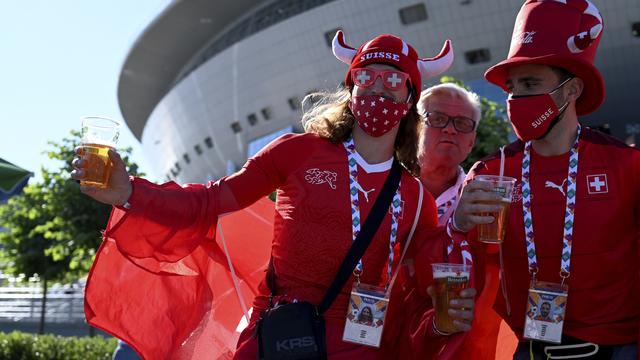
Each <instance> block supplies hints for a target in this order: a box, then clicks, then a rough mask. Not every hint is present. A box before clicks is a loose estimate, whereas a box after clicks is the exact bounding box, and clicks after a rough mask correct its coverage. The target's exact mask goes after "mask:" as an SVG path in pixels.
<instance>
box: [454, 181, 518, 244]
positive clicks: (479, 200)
mask: <svg viewBox="0 0 640 360" xmlns="http://www.w3.org/2000/svg"><path fill="white" fill-rule="evenodd" d="M515 182H516V179H514V178H512V177H508V176H495V175H478V176H476V177H475V179H474V180H473V181H472V182H470V183H468V184H467V185H465V187H464V188H463V190H462V194H461V195H460V201H459V202H458V206H457V208H456V211H455V213H454V218H453V219H454V224H455V226H456V227H457V228H458V229H459V230H461V231H465V232H467V231H471V230H472V229H473V228H474V227H475V226H476V225H478V235H479V239H480V241H483V242H488V243H500V242H502V240H504V233H505V228H506V227H505V225H506V221H507V214H508V211H509V205H510V204H511V199H512V193H513V186H514V184H515Z"/></svg>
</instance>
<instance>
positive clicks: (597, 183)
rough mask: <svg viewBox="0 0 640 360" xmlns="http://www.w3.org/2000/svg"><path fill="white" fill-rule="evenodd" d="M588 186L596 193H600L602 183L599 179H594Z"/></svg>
mask: <svg viewBox="0 0 640 360" xmlns="http://www.w3.org/2000/svg"><path fill="white" fill-rule="evenodd" d="M589 185H590V186H591V187H593V188H595V189H596V191H600V188H602V187H603V186H604V181H601V180H600V178H599V177H597V176H596V178H595V179H594V180H593V181H592V182H590V183H589Z"/></svg>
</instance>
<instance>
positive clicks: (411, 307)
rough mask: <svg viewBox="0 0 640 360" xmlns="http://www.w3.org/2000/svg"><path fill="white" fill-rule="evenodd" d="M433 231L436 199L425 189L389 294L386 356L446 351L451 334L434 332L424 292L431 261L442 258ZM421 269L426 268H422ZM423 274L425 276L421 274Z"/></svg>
mask: <svg viewBox="0 0 640 360" xmlns="http://www.w3.org/2000/svg"><path fill="white" fill-rule="evenodd" d="M435 232H437V213H436V206H435V201H434V200H433V197H432V196H431V195H430V194H429V193H428V192H426V191H425V193H424V199H423V206H422V210H421V214H420V219H419V222H418V226H417V228H416V232H415V234H414V235H413V240H412V243H411V247H410V249H409V251H408V253H407V261H405V265H403V268H402V269H401V271H400V275H399V276H398V280H397V281H396V284H395V286H394V288H393V292H392V295H391V301H390V308H389V315H388V316H389V321H387V326H388V328H386V329H385V337H386V339H387V343H386V344H385V347H384V348H383V352H384V354H385V356H386V357H387V358H398V359H435V358H441V356H442V354H443V353H447V351H444V352H443V349H445V346H446V345H447V344H448V342H449V341H450V340H451V337H445V336H439V335H436V334H435V333H434V332H433V327H432V322H433V316H434V310H433V305H432V302H431V297H430V296H429V295H428V294H427V292H426V289H427V286H428V285H429V284H430V283H431V264H432V263H435V262H442V261H443V260H444V247H443V246H442V244H443V242H442V241H440V239H439V238H437V236H434V234H435ZM423 269H429V271H422V270H423ZM419 274H420V275H419ZM423 274H426V275H425V276H422V275H423ZM453 338H456V337H455V336H454V337H453Z"/></svg>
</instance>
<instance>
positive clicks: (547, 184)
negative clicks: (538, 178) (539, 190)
mask: <svg viewBox="0 0 640 360" xmlns="http://www.w3.org/2000/svg"><path fill="white" fill-rule="evenodd" d="M566 182H567V179H564V181H563V182H562V184H560V185H556V184H555V183H554V182H553V181H549V180H547V181H545V183H544V187H546V188H553V189H557V190H558V191H560V192H561V193H562V195H564V196H566V194H565V193H564V183H566Z"/></svg>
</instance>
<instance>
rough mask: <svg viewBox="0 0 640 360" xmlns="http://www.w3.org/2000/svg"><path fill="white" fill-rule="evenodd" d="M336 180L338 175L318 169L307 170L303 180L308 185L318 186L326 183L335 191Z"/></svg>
mask: <svg viewBox="0 0 640 360" xmlns="http://www.w3.org/2000/svg"><path fill="white" fill-rule="evenodd" d="M337 178H338V175H337V174H336V173H334V172H331V171H326V170H320V169H318V168H313V169H309V170H307V175H306V176H305V177H304V179H305V180H307V182H308V183H309V184H314V185H320V184H324V183H327V184H329V187H330V188H331V189H333V190H335V189H336V179H337Z"/></svg>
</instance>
